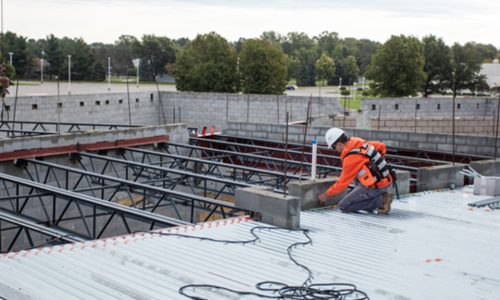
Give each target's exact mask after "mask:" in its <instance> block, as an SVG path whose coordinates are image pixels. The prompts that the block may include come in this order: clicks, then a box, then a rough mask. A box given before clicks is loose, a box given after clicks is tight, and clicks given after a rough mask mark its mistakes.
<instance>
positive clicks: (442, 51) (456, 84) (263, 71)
mask: <svg viewBox="0 0 500 300" xmlns="http://www.w3.org/2000/svg"><path fill="white" fill-rule="evenodd" d="M3 44H4V51H3V61H4V62H7V63H8V62H10V58H11V56H12V65H13V66H14V69H15V74H13V75H11V77H14V76H18V77H19V78H22V79H36V78H39V77H40V71H41V68H40V65H41V64H42V63H43V66H44V73H45V74H46V76H48V77H49V79H51V80H54V79H55V77H56V76H57V77H58V78H59V79H66V78H67V77H68V69H69V68H68V59H67V56H68V55H71V78H72V79H73V80H88V81H103V80H104V79H105V77H106V74H107V67H108V57H109V58H111V59H110V63H111V73H112V75H113V76H121V77H123V76H129V75H130V76H135V74H136V69H135V67H134V65H133V63H132V61H133V60H134V59H137V58H139V59H140V68H139V70H140V73H141V74H140V76H141V79H147V80H154V78H155V77H156V76H157V75H161V74H170V75H172V76H173V77H174V78H175V80H176V85H177V89H178V90H181V91H199V92H239V91H242V92H245V93H265V94H280V93H282V92H283V91H284V90H285V86H286V84H287V82H289V81H290V80H295V82H296V84H297V85H299V86H315V85H318V84H320V85H325V84H326V85H339V84H344V85H351V84H353V83H354V82H355V81H357V80H358V78H359V77H360V76H363V77H366V78H367V79H369V80H370V82H371V83H370V87H371V89H370V91H371V92H372V93H373V94H376V95H380V96H408V95H415V94H417V93H422V94H423V95H424V96H427V95H430V94H433V93H437V92H442V91H444V90H451V91H452V92H453V93H455V92H458V91H460V90H463V89H469V90H471V91H481V90H484V89H486V88H487V86H486V85H485V81H484V78H482V77H481V76H480V75H479V70H480V66H481V63H484V62H491V61H492V60H493V59H495V58H499V56H500V54H499V49H497V48H495V46H493V45H490V44H488V45H487V44H479V43H474V42H470V43H466V44H464V45H460V44H458V43H455V44H453V45H452V46H448V45H446V44H445V43H444V42H443V40H442V39H441V38H438V37H435V36H432V35H429V36H426V37H424V38H422V39H421V40H420V39H417V38H415V37H412V36H404V35H400V36H392V37H391V38H390V39H389V40H387V41H386V42H385V43H384V44H381V43H378V42H374V41H371V40H368V39H355V38H341V37H340V36H339V35H338V33H336V32H328V31H325V32H322V33H321V34H319V35H317V36H314V37H309V36H308V35H307V34H305V33H299V32H290V33H288V34H286V35H281V34H279V33H277V32H274V31H268V32H264V33H262V35H261V36H260V37H259V38H258V39H244V38H240V39H239V40H237V41H234V42H230V41H228V40H226V39H225V38H224V37H222V36H220V35H219V34H217V33H215V32H211V33H208V34H200V35H198V36H197V37H196V38H194V39H193V40H190V39H187V38H180V39H170V38H168V37H163V36H155V35H144V36H142V37H141V38H140V39H138V38H136V37H134V36H131V35H122V36H120V37H119V38H118V40H116V41H115V42H114V43H113V44H104V43H91V44H88V43H86V42H85V41H84V40H83V39H82V38H68V37H63V38H58V37H55V36H54V35H52V34H50V35H48V36H47V37H46V38H44V39H38V40H35V39H28V38H26V37H23V36H19V35H17V34H15V33H13V32H7V33H5V34H4V36H3ZM9 53H12V55H9Z"/></svg>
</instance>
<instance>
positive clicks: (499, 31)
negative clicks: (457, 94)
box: [3, 0, 500, 48]
mask: <svg viewBox="0 0 500 300" xmlns="http://www.w3.org/2000/svg"><path fill="white" fill-rule="evenodd" d="M3 3H4V25H3V26H4V31H13V32H16V33H18V34H21V35H23V36H27V37H30V38H43V37H45V36H46V35H47V34H49V33H53V34H54V35H56V36H57V37H63V36H68V37H82V38H84V39H85V41H87V42H106V43H112V42H114V41H115V40H116V39H117V38H118V37H119V36H120V35H122V34H130V35H134V36H136V37H141V36H142V35H143V34H156V35H162V36H167V37H169V38H179V37H189V38H194V37H195V36H196V35H197V34H200V33H207V32H210V31H215V32H217V33H219V34H221V35H222V36H224V37H225V38H227V39H228V40H230V41H234V40H237V39H238V38H239V37H245V38H252V37H258V36H259V35H260V34H261V33H262V32H263V31H271V30H272V31H276V32H279V33H281V34H286V33H288V32H292V31H297V32H305V33H307V34H308V35H309V36H311V37H312V36H315V35H318V34H319V33H321V32H322V31H335V32H338V33H339V34H340V36H341V37H355V38H367V39H371V40H375V41H380V42H384V41H386V40H387V39H388V38H389V37H390V36H391V35H399V34H405V35H413V36H416V37H419V38H421V37H423V36H425V35H428V34H434V35H436V36H438V37H441V38H443V39H444V41H445V42H446V43H447V44H449V45H451V44H452V43H454V42H459V43H465V42H468V41H475V42H479V43H488V44H493V45H494V46H495V47H497V48H498V47H500V1H498V0H419V1H414V0H412V1H407V0H309V1H306V0H295V1H293V0H289V1H285V0H252V1H250V0H3Z"/></svg>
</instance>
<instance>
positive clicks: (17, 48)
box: [2, 31, 31, 77]
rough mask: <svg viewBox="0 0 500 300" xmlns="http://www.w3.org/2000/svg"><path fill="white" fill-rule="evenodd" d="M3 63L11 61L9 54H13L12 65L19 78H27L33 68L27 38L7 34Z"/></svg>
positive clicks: (11, 33)
mask: <svg viewBox="0 0 500 300" xmlns="http://www.w3.org/2000/svg"><path fill="white" fill-rule="evenodd" d="M4 38H5V48H4V57H3V58H2V59H3V61H5V62H7V61H9V60H10V57H9V52H12V53H13V55H12V64H13V66H14V68H15V69H16V74H17V75H18V76H19V77H27V76H28V74H29V72H30V68H31V55H30V54H29V51H28V43H27V40H26V38H25V37H23V36H18V35H17V34H15V33H13V32H9V31H8V32H6V33H5V35H4Z"/></svg>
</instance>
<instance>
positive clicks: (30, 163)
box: [18, 159, 244, 223]
mask: <svg viewBox="0 0 500 300" xmlns="http://www.w3.org/2000/svg"><path fill="white" fill-rule="evenodd" d="M18 164H20V165H22V166H23V168H24V170H25V173H26V174H27V176H28V177H29V178H30V179H31V180H33V181H36V182H40V183H43V184H50V185H54V186H57V187H59V188H64V189H66V190H72V191H75V192H79V193H84V194H87V195H89V196H92V197H96V198H100V199H103V200H105V201H110V202H113V201H116V200H119V199H120V197H118V195H119V194H122V195H124V196H125V197H123V198H122V199H121V200H122V201H121V202H122V204H124V205H128V206H131V207H133V208H137V209H141V210H146V211H149V212H152V213H159V214H168V215H170V217H174V218H176V219H178V220H184V221H187V222H190V223H193V222H195V221H206V220H208V219H210V217H212V216H213V215H216V216H217V217H219V218H227V217H232V216H235V215H236V214H238V213H239V214H242V213H244V212H243V211H242V210H239V209H237V208H235V206H234V204H233V203H230V202H226V201H220V200H216V199H211V198H208V197H204V196H199V195H196V194H190V193H186V192H180V191H174V190H171V189H168V188H163V187H160V186H153V185H149V184H145V183H140V182H135V181H131V180H126V179H121V178H118V177H114V176H109V175H103V174H101V173H96V172H90V171H86V170H84V169H77V168H72V167H68V166H63V165H60V164H55V163H51V162H45V161H40V160H34V159H26V160H23V161H20V162H18ZM78 165H80V167H82V168H83V165H82V164H81V162H80V163H79V164H78ZM111 168H112V169H113V167H111ZM115 171H117V170H116V169H115ZM70 181H71V182H70ZM123 200H125V201H123ZM161 208H165V209H166V211H165V212H164V211H161ZM186 208H187V211H188V212H189V213H186V212H185V210H186ZM200 211H204V212H206V216H205V217H204V218H203V219H201V220H198V219H196V218H195V214H197V213H199V212H200Z"/></svg>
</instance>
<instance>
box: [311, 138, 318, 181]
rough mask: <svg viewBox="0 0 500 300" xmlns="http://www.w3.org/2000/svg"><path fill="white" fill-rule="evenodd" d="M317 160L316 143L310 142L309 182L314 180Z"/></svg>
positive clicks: (314, 141)
mask: <svg viewBox="0 0 500 300" xmlns="http://www.w3.org/2000/svg"><path fill="white" fill-rule="evenodd" d="M317 158H318V142H317V141H316V140H312V159H311V180H314V179H316V160H317Z"/></svg>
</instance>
